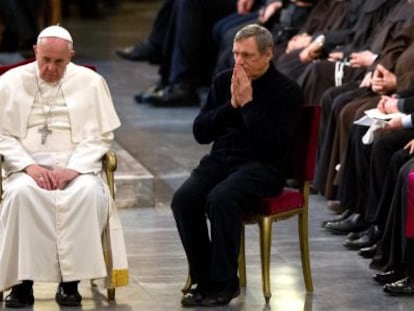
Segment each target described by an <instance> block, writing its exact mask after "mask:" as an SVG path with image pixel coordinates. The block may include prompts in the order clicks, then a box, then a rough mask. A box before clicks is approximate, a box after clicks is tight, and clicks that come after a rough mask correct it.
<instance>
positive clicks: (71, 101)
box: [0, 26, 128, 308]
mask: <svg viewBox="0 0 414 311" xmlns="http://www.w3.org/2000/svg"><path fill="white" fill-rule="evenodd" d="M34 52H35V55H36V61H35V62H32V63H29V64H27V65H23V66H19V67H17V68H15V69H11V70H9V71H8V72H6V73H5V74H3V75H2V76H1V77H0V96H1V98H2V101H1V104H0V154H2V155H3V156H4V166H3V168H4V170H5V173H6V178H5V182H4V193H3V197H2V202H1V214H0V291H4V290H6V289H8V288H10V287H11V293H10V294H9V295H8V296H7V297H6V300H5V304H6V307H11V308H19V307H27V306H30V305H32V304H33V303H34V296H33V289H32V285H33V282H36V281H39V282H58V283H59V286H58V289H57V293H56V296H55V298H56V301H57V303H58V304H59V305H62V306H78V305H80V304H81V299H82V297H81V296H80V294H79V292H78V290H77V287H78V282H79V281H80V280H90V279H103V278H107V277H109V278H112V277H113V275H109V272H108V270H107V267H106V264H105V260H104V254H103V247H102V233H103V230H104V229H106V230H108V229H107V228H106V225H107V222H108V219H109V222H111V226H112V224H113V221H116V225H117V228H116V229H117V230H116V232H112V231H111V232H110V235H111V241H110V244H111V245H112V246H115V247H119V248H118V249H116V250H113V251H112V252H111V250H108V253H109V254H111V255H112V256H118V257H113V258H109V261H110V262H112V263H113V264H114V265H116V264H117V263H121V265H123V267H120V268H122V269H125V270H121V271H117V272H119V273H121V274H123V276H124V277H127V273H128V271H127V270H126V254H125V252H124V250H125V249H124V244H123V243H124V241H123V237H122V233H121V234H119V232H122V231H121V230H120V227H119V219H117V214H116V208H115V205H114V202H113V200H112V197H111V195H110V192H109V189H108V187H107V185H106V183H105V181H104V180H103V179H102V178H101V176H100V172H101V169H102V162H101V159H102V157H103V155H104V154H105V153H106V152H107V151H108V150H109V148H110V145H111V142H112V140H113V137H114V134H113V132H112V131H113V130H114V129H116V128H117V127H119V125H120V121H119V119H118V116H117V114H116V111H115V109H114V106H113V103H112V99H111V95H110V92H109V89H108V87H107V84H106V82H105V80H104V79H103V77H101V76H100V75H98V74H97V73H96V72H94V71H93V70H90V69H88V68H85V67H83V66H77V65H75V64H73V63H72V62H71V59H72V56H73V55H74V50H73V42H72V37H71V35H70V33H69V32H68V31H67V30H66V29H64V28H62V27H60V26H50V27H47V28H45V29H44V30H43V31H41V32H40V34H39V35H38V38H37V45H35V46H34ZM112 229H115V228H112ZM114 233H118V235H117V237H118V238H119V239H118V243H117V244H114V242H115V241H114V240H113V239H114V237H115V235H114ZM114 268H115V267H114ZM126 279H127V278H126Z"/></svg>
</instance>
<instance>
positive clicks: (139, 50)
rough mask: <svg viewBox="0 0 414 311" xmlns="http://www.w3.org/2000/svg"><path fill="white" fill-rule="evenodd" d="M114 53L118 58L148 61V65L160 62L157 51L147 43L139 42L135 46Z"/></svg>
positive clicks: (159, 55)
mask: <svg viewBox="0 0 414 311" xmlns="http://www.w3.org/2000/svg"><path fill="white" fill-rule="evenodd" d="M115 53H116V55H118V56H119V57H121V58H123V59H126V60H131V61H148V62H149V63H150V64H159V63H160V62H161V54H160V52H159V50H158V49H157V48H155V47H154V46H152V45H151V44H150V43H148V42H140V43H138V44H137V45H135V46H129V47H126V48H122V49H117V50H116V51H115Z"/></svg>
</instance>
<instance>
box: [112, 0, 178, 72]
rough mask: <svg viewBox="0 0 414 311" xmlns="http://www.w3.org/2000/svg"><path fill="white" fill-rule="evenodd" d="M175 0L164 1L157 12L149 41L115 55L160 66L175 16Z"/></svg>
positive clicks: (129, 47)
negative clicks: (165, 41) (165, 42)
mask: <svg viewBox="0 0 414 311" xmlns="http://www.w3.org/2000/svg"><path fill="white" fill-rule="evenodd" d="M174 2H175V0H164V1H163V3H162V6H161V8H160V9H159V10H158V12H157V16H156V17H155V20H154V23H153V24H152V28H151V32H150V34H149V35H148V38H147V40H145V41H143V42H138V43H136V44H135V45H133V46H128V47H125V48H119V49H116V51H115V53H116V54H117V55H118V56H119V57H121V58H123V59H126V60H130V61H148V62H149V63H150V64H159V63H160V62H161V59H162V54H163V53H162V50H163V46H164V39H165V37H166V36H167V33H168V31H171V29H170V28H171V27H170V26H171V24H170V23H172V20H173V19H174V18H175V14H174V10H173V8H174Z"/></svg>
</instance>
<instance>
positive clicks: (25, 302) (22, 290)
mask: <svg viewBox="0 0 414 311" xmlns="http://www.w3.org/2000/svg"><path fill="white" fill-rule="evenodd" d="M32 287H33V282H32V281H23V283H22V284H19V285H15V286H13V287H12V289H11V292H10V294H9V295H7V296H6V298H5V303H6V307H7V308H25V307H29V306H32V305H33V303H34V296H33V288H32Z"/></svg>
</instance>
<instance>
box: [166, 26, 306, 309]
mask: <svg viewBox="0 0 414 311" xmlns="http://www.w3.org/2000/svg"><path fill="white" fill-rule="evenodd" d="M272 49H273V39H272V35H271V33H270V32H269V31H268V30H267V29H266V28H264V27H261V26H259V25H247V26H245V27H243V28H242V29H241V30H240V31H239V32H238V33H237V34H236V36H235V39H234V45H233V53H234V58H235V66H234V69H232V70H231V69H230V70H227V71H224V72H223V73H222V74H220V75H218V76H217V77H216V78H215V80H214V81H213V84H212V87H211V89H210V91H209V94H208V97H207V102H206V104H205V105H204V106H203V107H202V109H201V111H200V113H199V115H198V116H197V117H196V119H195V121H194V125H193V133H194V137H195V139H196V140H197V142H199V143H201V144H210V143H213V145H212V149H211V152H210V153H209V154H208V155H206V156H204V157H203V158H202V160H201V161H200V164H199V165H198V167H197V168H196V169H194V170H193V172H192V174H191V176H190V177H189V178H188V179H187V180H186V181H185V182H184V184H183V185H182V186H181V187H180V188H179V189H178V190H177V192H176V193H175V194H174V197H173V200H172V204H171V207H172V210H173V214H174V217H175V221H176V224H177V227H178V231H179V234H180V238H181V241H182V243H183V246H184V250H185V252H186V255H187V259H188V262H189V268H190V276H191V280H192V284H193V285H197V286H196V287H195V288H193V289H192V290H191V291H190V292H189V293H188V294H186V295H185V296H184V297H183V298H182V300H181V303H182V305H183V306H195V305H203V306H216V305H226V304H228V303H229V302H230V300H231V299H232V298H234V297H236V296H237V295H238V294H239V292H240V291H239V279H238V277H237V257H238V253H239V246H240V234H241V225H242V224H241V222H242V216H243V212H244V210H245V209H246V208H247V207H248V206H254V203H255V202H257V201H258V200H259V199H260V198H262V197H265V196H273V195H278V194H279V193H280V192H281V191H282V189H283V186H284V184H285V172H284V170H285V168H286V165H287V160H288V159H289V156H290V146H291V145H292V138H293V134H294V130H295V124H296V117H297V114H298V111H299V107H300V105H301V96H300V89H299V87H298V85H297V84H296V83H295V82H294V81H292V80H291V79H289V78H288V77H286V76H284V75H283V74H281V73H280V72H278V71H277V70H276V69H275V67H274V66H273V63H272V62H271V59H272ZM206 215H207V217H208V219H209V222H210V224H211V226H210V230H208V228H207V222H206ZM209 231H210V233H211V239H210V237H209Z"/></svg>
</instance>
